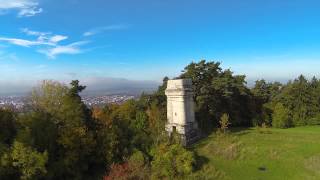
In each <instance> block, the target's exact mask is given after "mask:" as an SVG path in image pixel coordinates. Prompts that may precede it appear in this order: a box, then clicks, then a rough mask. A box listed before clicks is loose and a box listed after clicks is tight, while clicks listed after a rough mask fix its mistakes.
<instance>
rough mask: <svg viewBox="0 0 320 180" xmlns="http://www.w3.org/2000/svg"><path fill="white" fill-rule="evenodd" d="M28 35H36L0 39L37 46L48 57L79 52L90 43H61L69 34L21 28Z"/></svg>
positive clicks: (52, 57) (24, 45) (23, 45)
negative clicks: (33, 37)
mask: <svg viewBox="0 0 320 180" xmlns="http://www.w3.org/2000/svg"><path fill="white" fill-rule="evenodd" d="M0 1H1V0H0ZM21 31H22V32H23V33H25V34H26V35H28V36H35V37H36V39H35V40H27V39H19V38H8V37H0V41H4V42H7V43H9V44H13V45H17V46H22V47H28V48H30V47H33V46H35V47H37V49H38V50H37V52H40V53H42V54H45V55H46V56H47V57H49V58H51V59H54V58H56V56H58V55H60V54H79V53H82V52H83V50H82V49H81V48H80V46H82V45H84V44H86V43H88V41H78V42H74V43H71V44H68V45H61V44H60V42H61V41H64V40H66V39H68V36H64V35H55V34H52V33H51V32H39V31H32V30H29V29H28V28H24V29H22V30H21Z"/></svg>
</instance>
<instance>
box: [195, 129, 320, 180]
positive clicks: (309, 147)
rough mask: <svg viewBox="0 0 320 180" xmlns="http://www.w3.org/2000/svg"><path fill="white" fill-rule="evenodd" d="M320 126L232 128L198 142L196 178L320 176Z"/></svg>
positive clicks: (314, 177) (296, 177)
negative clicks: (198, 160) (198, 167)
mask: <svg viewBox="0 0 320 180" xmlns="http://www.w3.org/2000/svg"><path fill="white" fill-rule="evenodd" d="M319 139H320V126H312V127H311V126H309V127H297V128H291V129H271V128H268V129H261V128H260V129H257V128H250V129H232V132H231V133H230V135H228V136H227V137H219V138H218V137H217V135H216V134H211V135H210V136H209V137H208V138H206V139H204V140H202V141H200V142H199V143H198V144H196V145H194V147H193V148H194V149H195V151H196V152H197V153H198V155H199V156H200V159H202V162H203V163H202V165H201V167H200V170H198V171H197V172H196V174H195V175H194V178H195V179H245V180H249V179H260V180H263V179H273V180H275V179H281V180H282V179H291V180H293V179H297V180H299V179H320V141H319Z"/></svg>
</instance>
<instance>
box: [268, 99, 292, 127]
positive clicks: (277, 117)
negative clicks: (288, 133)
mask: <svg viewBox="0 0 320 180" xmlns="http://www.w3.org/2000/svg"><path fill="white" fill-rule="evenodd" d="M272 126H273V127H277V128H288V127H291V126H292V123H291V119H290V116H289V111H288V109H287V108H286V107H284V106H283V105H282V104H281V103H278V104H276V106H275V108H274V112H273V115H272Z"/></svg>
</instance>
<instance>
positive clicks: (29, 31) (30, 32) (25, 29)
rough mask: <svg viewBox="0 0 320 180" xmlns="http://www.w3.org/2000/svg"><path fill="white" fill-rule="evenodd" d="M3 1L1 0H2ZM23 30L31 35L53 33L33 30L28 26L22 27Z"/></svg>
mask: <svg viewBox="0 0 320 180" xmlns="http://www.w3.org/2000/svg"><path fill="white" fill-rule="evenodd" d="M0 1H1V0H0ZM21 31H22V32H23V33H26V34H27V35H30V36H46V35H49V34H51V33H50V32H39V31H32V30H30V29H28V28H22V29H21Z"/></svg>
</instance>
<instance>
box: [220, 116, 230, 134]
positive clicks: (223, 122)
mask: <svg viewBox="0 0 320 180" xmlns="http://www.w3.org/2000/svg"><path fill="white" fill-rule="evenodd" d="M219 123H220V130H221V131H222V132H223V133H224V134H225V133H226V130H227V129H228V126H229V125H230V122H229V115H228V114H225V113H224V114H223V115H222V116H221V119H220V121H219Z"/></svg>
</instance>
